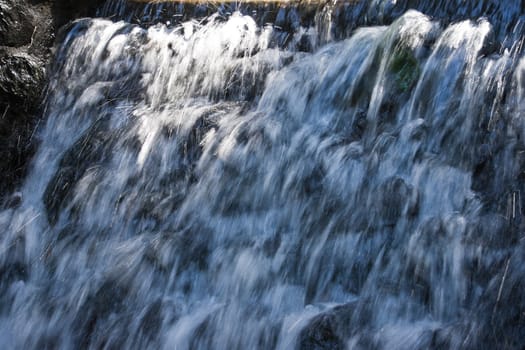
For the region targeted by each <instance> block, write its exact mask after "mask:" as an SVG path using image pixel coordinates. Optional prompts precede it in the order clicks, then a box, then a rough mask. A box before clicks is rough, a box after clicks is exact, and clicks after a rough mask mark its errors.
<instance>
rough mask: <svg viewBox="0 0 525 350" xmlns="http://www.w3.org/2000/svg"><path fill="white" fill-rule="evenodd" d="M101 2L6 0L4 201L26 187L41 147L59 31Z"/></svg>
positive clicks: (0, 120)
mask: <svg viewBox="0 0 525 350" xmlns="http://www.w3.org/2000/svg"><path fill="white" fill-rule="evenodd" d="M99 3H100V1H72V0H60V1H50V0H48V1H42V0H0V173H1V174H2V177H1V178H0V202H3V201H5V200H6V198H7V197H8V194H9V193H10V192H11V191H12V190H13V189H15V188H16V187H17V186H18V185H20V183H21V181H22V179H23V178H24V176H25V172H26V168H27V164H28V162H29V159H30V158H31V156H32V155H33V153H34V150H35V141H34V140H35V138H34V137H33V136H34V134H35V132H36V128H37V125H38V118H37V117H36V116H37V115H38V114H39V113H38V111H39V109H40V106H41V100H42V95H43V91H44V88H45V83H46V67H47V66H48V63H49V60H50V57H51V47H52V46H53V43H54V41H55V33H56V32H57V31H58V28H59V27H60V26H62V25H64V24H66V23H68V22H69V21H70V20H72V19H74V18H77V17H80V16H86V15H89V14H90V13H92V12H94V9H95V7H96V6H98V5H99Z"/></svg>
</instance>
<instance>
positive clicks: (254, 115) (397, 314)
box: [0, 1, 525, 349]
mask: <svg viewBox="0 0 525 350" xmlns="http://www.w3.org/2000/svg"><path fill="white" fill-rule="evenodd" d="M406 3H407V4H408V2H406ZM421 3H422V2H421ZM429 3H430V2H429ZM373 4H375V5H374V6H376V8H380V9H381V11H382V12H381V11H380V12H378V13H379V14H381V16H382V17H381V16H380V17H381V18H383V19H384V18H387V17H388V16H390V17H392V18H390V19H389V20H388V21H387V20H386V19H384V21H385V23H387V22H388V23H390V22H392V23H391V24H388V25H383V26H375V25H372V24H374V23H375V22H374V21H373V20H371V19H370V18H372V17H371V16H372V15H370V17H369V19H370V22H369V23H363V25H362V26H360V27H359V28H357V29H355V28H354V29H351V28H353V26H355V25H356V23H357V24H359V22H355V21H354V22H352V21H350V20H348V21H347V22H346V23H347V26H346V27H345V28H346V29H345V30H346V32H345V31H342V32H341V31H339V32H338V29H337V28H341V27H338V24H337V23H336V22H337V21H336V19H337V16H338V15H337V13H338V12H337V11H342V10H341V8H340V7H337V6H334V7H330V6H329V7H328V8H326V9H324V10H323V11H325V12H323V13H321V14H319V15H317V16H316V17H315V19H316V20H315V23H317V25H316V26H312V27H301V26H298V27H297V28H295V29H294V28H291V29H290V28H288V30H289V32H288V34H286V35H287V36H288V37H287V38H286V40H285V41H280V39H282V37H283V28H275V27H274V26H272V25H264V26H261V25H259V24H258V22H257V18H258V17H256V19H253V18H252V17H250V16H248V15H243V14H241V13H240V12H233V13H232V14H227V15H223V14H221V13H218V14H216V15H212V16H211V17H205V19H203V20H202V19H201V20H190V21H185V22H184V21H183V22H181V23H180V24H179V23H177V22H173V23H172V22H170V23H169V24H168V25H166V22H165V19H164V18H163V19H162V21H164V22H162V21H161V17H158V18H157V20H155V21H153V22H159V21H160V22H161V23H156V24H154V23H150V22H147V23H142V25H140V26H139V25H136V24H130V23H129V21H131V20H129V21H119V17H117V18H113V20H112V21H110V20H108V19H85V20H81V21H79V22H77V23H76V24H74V25H72V26H71V30H70V32H69V34H67V36H66V37H65V38H64V40H63V43H62V45H61V46H60V47H59V48H58V50H57V54H56V55H57V56H56V57H57V58H56V63H55V67H54V73H53V75H52V78H51V80H50V82H49V89H48V90H49V93H48V96H47V99H46V108H45V115H44V117H45V119H46V120H47V122H46V125H45V126H44V127H43V128H42V129H41V132H40V135H39V137H40V139H41V144H40V146H39V151H38V153H37V155H36V156H35V159H34V161H33V166H32V170H31V171H30V175H29V177H28V179H27V180H26V182H25V185H24V186H23V188H22V190H21V191H20V193H18V194H17V196H18V197H19V198H21V203H20V204H19V205H18V206H16V207H12V208H7V209H5V210H3V211H2V212H0V228H1V230H2V232H3V234H2V235H1V236H0V249H1V251H2V254H1V255H0V272H1V275H0V343H2V344H4V347H5V348H20V349H22V348H23V349H44V348H48V349H53V348H61V349H69V348H71V349H75V348H90V349H99V348H104V349H112V348H124V349H130V348H136V349H146V348H151V349H159V348H165V349H273V348H276V349H294V348H302V349H429V348H434V349H479V348H491V349H492V348H509V349H521V348H522V347H523V346H524V345H525V341H524V339H525V268H524V267H523V266H524V263H525V239H524V231H523V225H522V213H523V210H525V209H524V208H523V204H524V203H523V200H524V198H523V190H524V183H523V180H524V178H525V176H524V173H523V171H524V167H525V143H524V137H525V134H524V132H525V123H524V119H523V106H524V103H525V80H524V79H525V59H523V58H522V56H523V53H522V50H521V41H520V37H521V35H522V33H521V32H519V30H517V29H512V30H509V29H508V28H510V27H511V25H512V26H513V28H517V27H516V25H517V24H518V22H519V21H517V20H515V17H516V16H515V15H516V14H517V13H519V11H520V10H517V9H520V6H519V5H518V4H517V3H516V5H514V7H512V6H510V5H512V4H510V5H509V6H508V7H507V8H506V10H504V11H503V10H502V8H501V6H500V5H497V4H499V2H498V3H492V2H479V4H480V5H479V6H478V7H480V8H481V10H479V11H485V12H479V11H478V10H476V9H475V8H472V9H471V8H468V7H467V8H466V10H465V11H467V10H468V14H469V15H468V16H464V18H460V19H458V20H457V21H456V20H454V18H451V19H452V20H449V21H444V20H441V19H440V17H439V16H438V15H437V14H436V11H437V9H435V8H433V7H432V6H427V8H426V9H427V10H428V11H427V12H428V13H430V14H433V17H432V18H431V17H428V16H427V15H425V14H423V13H422V12H418V11H415V10H408V11H406V12H405V10H407V9H408V7H415V8H419V7H418V6H420V5H419V2H415V3H414V4H412V5H413V6H412V5H411V6H409V5H410V4H408V5H407V4H405V5H403V2H399V3H395V2H393V1H391V2H385V1H383V2H377V3H376V2H370V4H369V7H367V8H366V10H367V11H369V12H367V13H369V14H371V13H372V12H370V11H372V10H371V9H372V7H373V6H372V5H373ZM389 4H390V5H392V6H391V7H388V6H390V5H389ZM491 4H492V5H491ZM401 5H403V6H405V7H402V6H401ZM112 6H113V5H112ZM355 6H358V5H355ZM377 6H379V7H377ZM381 6H383V7H381ZM396 6H398V7H396ZM399 6H401V7H399ZM450 6H452V5H450ZM457 6H459V5H457ZM464 6H467V5H464ZM483 6H489V9H490V11H492V12H490V13H489V12H487V11H488V10H487V9H485V8H484V7H483ZM490 6H492V7H490ZM420 7H421V6H420ZM111 8H112V7H111V6H109V7H107V8H106V10H105V11H109V9H111ZM457 8H458V7H456V9H457ZM396 9H398V10H399V9H402V10H403V11H402V12H401V13H399V14H397V13H396V12H395V11H394V10H396ZM440 9H441V8H440ZM447 9H448V7H444V8H442V10H443V14H445V15H446V14H448V12H447V11H449V10H447ZM361 10H362V11H364V10H363V9H360V8H359V7H356V8H354V9H353V10H352V11H354V12H352V13H354V14H355V13H359V12H358V11H361ZM419 10H422V11H424V10H425V8H419ZM122 11H123V12H122V13H123V14H125V13H126V12H125V11H126V10H122ZM356 11H357V12H356ZM476 11H478V12H476ZM512 11H514V12H512ZM292 12H293V11H292ZM292 12H290V13H292ZM424 12H425V11H424ZM348 13H350V12H348ZM105 14H106V15H107V14H108V13H107V12H106V13H105ZM168 14H169V13H168ZM478 14H480V15H481V14H484V15H485V18H476V19H475V20H473V21H472V20H468V19H465V18H467V17H478ZM387 15H388V16H387ZM445 15H443V16H445ZM447 16H448V15H447ZM513 16H514V17H513ZM124 17H125V16H124V15H122V18H124ZM277 17H278V16H277ZM377 18H379V17H377ZM508 18H511V19H508ZM139 19H140V17H139ZM135 20H136V19H135ZM138 22H140V20H139V21H138ZM510 22H513V23H510ZM385 23H383V24H385ZM364 24H366V26H365V25H364ZM379 24H381V23H379ZM360 25H361V24H360ZM338 33H339V34H338ZM341 33H346V34H344V35H343V34H341ZM340 36H343V37H344V38H343V37H340ZM284 42H285V43H286V45H281V44H283V43H284ZM305 42H306V43H307V45H306V46H305ZM509 43H511V44H509ZM301 48H303V49H304V48H308V49H307V50H306V51H307V52H302V51H305V50H301Z"/></svg>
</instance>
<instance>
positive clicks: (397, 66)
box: [389, 48, 420, 92]
mask: <svg viewBox="0 0 525 350" xmlns="http://www.w3.org/2000/svg"><path fill="white" fill-rule="evenodd" d="M389 71H390V73H392V74H393V76H394V82H395V85H396V87H397V88H398V89H399V90H401V91H402V92H405V91H407V90H409V89H410V88H412V87H413V86H414V84H415V83H416V82H417V79H418V78H419V74H420V68H419V62H418V61H417V59H416V57H415V56H414V53H413V52H412V50H410V49H408V48H401V49H397V50H396V51H395V52H394V56H393V57H392V60H391V61H390V65H389Z"/></svg>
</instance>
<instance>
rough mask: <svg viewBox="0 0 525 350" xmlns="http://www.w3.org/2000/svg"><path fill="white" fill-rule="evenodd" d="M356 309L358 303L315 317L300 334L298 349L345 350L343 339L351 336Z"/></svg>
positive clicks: (336, 308)
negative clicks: (351, 324)
mask: <svg viewBox="0 0 525 350" xmlns="http://www.w3.org/2000/svg"><path fill="white" fill-rule="evenodd" d="M355 307H356V303H348V304H344V305H340V306H337V307H335V308H333V309H330V310H328V311H326V312H323V313H321V314H319V315H317V316H315V317H314V318H313V319H312V320H311V321H310V322H309V323H308V325H307V326H306V327H305V328H304V329H303V330H302V331H301V333H300V334H299V338H298V344H297V349H298V350H328V349H330V350H339V349H341V350H342V349H345V343H344V341H343V339H346V337H347V336H348V335H349V325H350V322H351V319H352V315H353V312H354V311H355Z"/></svg>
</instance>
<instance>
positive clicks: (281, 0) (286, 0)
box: [127, 0, 360, 5]
mask: <svg viewBox="0 0 525 350" xmlns="http://www.w3.org/2000/svg"><path fill="white" fill-rule="evenodd" d="M127 1H128V2H131V3H150V4H158V3H170V2H172V3H187V4H217V3H238V4H243V3H252V4H253V3H261V4H264V3H270V4H286V5H288V4H296V5H297V4H301V5H302V4H304V5H324V4H327V3H329V2H330V1H328V0H242V1H235V0H228V1H222V0H127ZM359 1H360V0H343V1H339V0H336V1H335V2H337V3H348V4H352V3H357V2H359Z"/></svg>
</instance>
